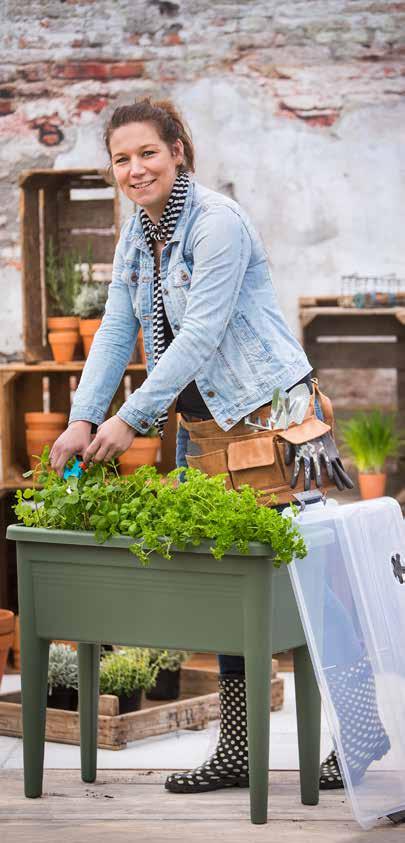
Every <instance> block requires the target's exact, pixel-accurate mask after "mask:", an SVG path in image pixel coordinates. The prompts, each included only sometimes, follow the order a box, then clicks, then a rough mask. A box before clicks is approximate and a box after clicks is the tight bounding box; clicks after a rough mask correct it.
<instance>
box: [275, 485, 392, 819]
mask: <svg viewBox="0 0 405 843" xmlns="http://www.w3.org/2000/svg"><path fill="white" fill-rule="evenodd" d="M287 513H288V510H287ZM287 513H286V514H287ZM295 521H296V524H297V526H298V527H299V529H300V531H301V532H302V535H303V536H304V538H305V541H306V543H307V546H308V556H307V557H306V558H305V559H302V560H296V561H294V562H292V563H291V565H290V566H289V571H290V576H291V580H292V585H293V588H294V592H295V595H296V599H297V603H298V607H299V611H300V615H301V620H302V623H303V626H304V630H305V633H306V637H307V641H308V645H309V649H310V653H311V657H312V661H313V665H314V669H315V672H316V676H317V679H318V684H319V688H320V692H321V696H322V702H323V705H324V708H325V712H326V716H327V719H328V723H329V727H330V730H331V733H332V736H333V740H334V743H335V748H336V750H337V753H338V757H339V763H340V768H341V771H342V776H343V781H344V785H345V788H346V792H347V795H348V797H349V799H350V802H351V805H352V810H353V813H354V816H355V817H356V819H357V820H358V822H359V823H360V825H361V826H362V827H363V828H370V827H371V826H372V825H373V823H375V821H376V820H377V819H378V818H379V817H384V816H387V815H389V814H393V813H395V812H397V811H403V810H404V809H405V567H404V566H405V527H404V520H403V517H402V513H401V509H400V507H399V505H398V503H397V501H395V500H394V499H393V498H388V497H385V498H378V499H376V500H371V501H361V502H358V503H354V504H347V505H343V506H339V505H338V504H337V503H336V502H334V501H330V502H328V503H327V504H326V505H323V504H322V503H316V504H311V505H309V506H307V507H306V508H305V510H304V511H303V512H301V513H299V514H298V515H297V516H296V518H295Z"/></svg>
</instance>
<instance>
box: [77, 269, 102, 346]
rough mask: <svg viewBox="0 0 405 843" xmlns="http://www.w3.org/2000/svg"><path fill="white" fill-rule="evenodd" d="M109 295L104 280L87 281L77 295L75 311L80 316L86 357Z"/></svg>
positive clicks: (80, 328)
mask: <svg viewBox="0 0 405 843" xmlns="http://www.w3.org/2000/svg"><path fill="white" fill-rule="evenodd" d="M90 277H91V276H90ZM107 296H108V285H107V284H106V283H105V282H104V281H86V282H85V283H84V284H83V285H82V286H81V288H80V290H79V291H78V293H77V295H76V297H75V300H74V305H73V311H74V313H75V314H76V315H77V316H79V317H80V321H79V331H80V335H81V338H82V340H83V347H84V354H85V357H87V356H88V354H89V351H90V348H91V344H92V342H93V339H94V335H95V333H96V331H98V329H99V327H100V325H101V320H102V317H103V313H104V308H105V304H106V301H107Z"/></svg>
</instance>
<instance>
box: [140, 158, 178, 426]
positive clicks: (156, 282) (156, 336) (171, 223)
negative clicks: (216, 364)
mask: <svg viewBox="0 0 405 843" xmlns="http://www.w3.org/2000/svg"><path fill="white" fill-rule="evenodd" d="M189 183H190V179H189V176H188V174H187V173H179V174H178V176H177V178H176V180H175V182H174V184H173V187H172V192H171V194H170V197H169V200H168V202H167V205H166V207H165V209H164V211H163V214H162V216H161V218H160V220H159V222H158V223H156V224H155V223H154V222H152V220H151V219H149V217H148V215H147V213H146V211H145V210H144V209H143V208H141V213H140V217H141V223H142V228H143V233H144V235H145V239H146V242H147V244H148V247H149V251H150V253H151V255H152V256H153V241H154V240H163V241H164V242H165V243H167V241H168V240H170V238H171V237H172V236H173V234H174V229H175V228H176V223H177V220H178V218H179V215H180V212H181V210H182V208H183V205H184V202H185V199H186V195H187V190H188V186H189ZM153 257H154V256H153ZM163 308H164V304H163V297H162V285H161V280H160V262H159V263H158V264H157V263H156V261H155V260H154V269H153V362H154V364H155V366H156V364H157V362H158V360H159V359H160V358H161V356H162V354H163V353H164V351H165V349H166V345H165V334H164V323H163ZM167 418H168V416H167V412H166V411H165V412H163V413H162V415H161V416H159V418H158V419H156V421H155V426H156V427H157V430H158V433H159V436H160V438H161V439H163V431H164V426H165V424H166V422H167Z"/></svg>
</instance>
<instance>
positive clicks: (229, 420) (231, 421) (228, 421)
mask: <svg viewBox="0 0 405 843" xmlns="http://www.w3.org/2000/svg"><path fill="white" fill-rule="evenodd" d="M225 424H235V422H234V420H233V419H226V422H225Z"/></svg>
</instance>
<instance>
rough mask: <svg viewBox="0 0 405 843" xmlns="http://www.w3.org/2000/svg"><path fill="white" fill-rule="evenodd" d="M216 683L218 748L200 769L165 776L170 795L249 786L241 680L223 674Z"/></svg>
mask: <svg viewBox="0 0 405 843" xmlns="http://www.w3.org/2000/svg"><path fill="white" fill-rule="evenodd" d="M218 683H219V702H220V732H219V742H218V746H217V748H216V750H215V752H214V754H213V755H211V757H210V758H209V759H208V760H207V761H206V762H205V763H204V764H202V765H201V767H197V768H196V769H195V770H189V771H187V772H185V773H172V775H170V776H168V778H167V779H166V783H165V788H166V790H169V791H170V792H171V793H205V792H206V791H211V790H220V789H221V788H224V787H249V764H248V745H247V719H246V685H245V677H244V676H240V675H239V674H238V675H234V674H231V675H223V676H220V677H219V679H218Z"/></svg>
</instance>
